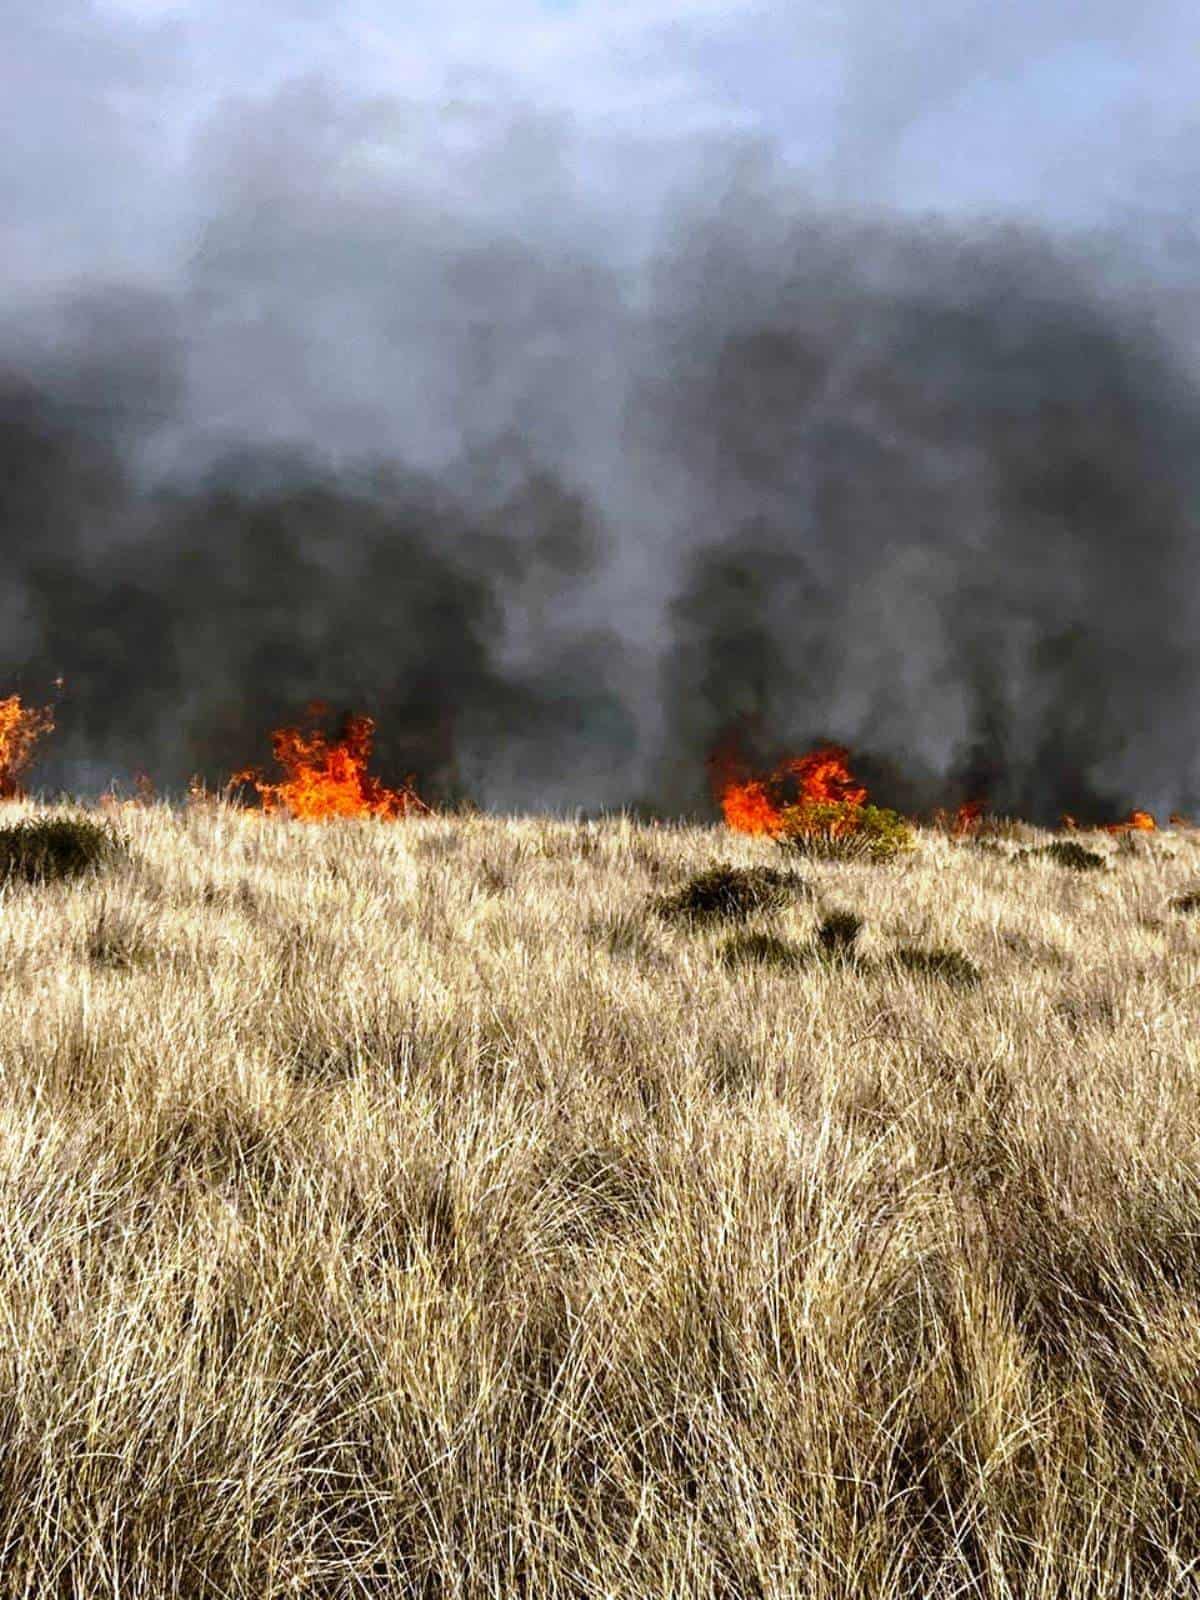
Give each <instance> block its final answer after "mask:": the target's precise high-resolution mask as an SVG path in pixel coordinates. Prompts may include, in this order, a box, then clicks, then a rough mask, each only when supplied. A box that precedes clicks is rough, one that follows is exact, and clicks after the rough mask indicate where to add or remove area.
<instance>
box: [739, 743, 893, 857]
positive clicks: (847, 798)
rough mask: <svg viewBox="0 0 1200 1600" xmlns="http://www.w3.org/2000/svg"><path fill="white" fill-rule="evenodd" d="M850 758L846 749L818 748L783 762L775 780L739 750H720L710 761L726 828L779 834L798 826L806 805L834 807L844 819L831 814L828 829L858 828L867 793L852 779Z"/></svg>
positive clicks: (824, 819)
mask: <svg viewBox="0 0 1200 1600" xmlns="http://www.w3.org/2000/svg"><path fill="white" fill-rule="evenodd" d="M848 755H849V752H848V751H847V750H845V749H843V747H842V746H841V745H835V744H824V745H818V747H817V748H816V749H815V750H810V751H809V752H808V754H807V755H803V756H792V757H790V758H789V759H788V760H786V761H782V762H780V764H779V765H778V766H777V767H776V768H775V770H774V772H772V773H771V775H770V776H769V777H766V778H755V777H753V776H751V775H750V773H749V772H748V771H747V768H746V765H745V763H744V761H743V760H742V758H741V757H740V755H738V753H737V751H736V750H735V749H734V748H732V747H730V746H728V745H726V746H722V747H720V748H718V750H717V751H715V752H714V754H713V755H712V756H711V757H710V759H709V773H710V777H711V780H712V785H713V792H714V794H715V796H716V799H717V803H718V804H719V805H720V807H721V812H722V815H723V816H724V818H725V822H726V825H727V826H728V827H730V828H732V829H734V831H735V832H737V833H763V834H769V835H771V836H775V835H778V834H781V833H784V832H786V831H789V830H790V829H793V828H794V827H795V821H796V811H797V808H798V809H799V810H800V811H801V813H802V812H803V808H804V807H806V806H812V807H817V806H820V807H826V808H827V807H830V806H832V807H836V808H837V810H838V811H839V812H840V813H841V815H840V816H838V815H834V816H833V817H832V818H831V817H830V816H829V814H828V812H827V811H826V812H825V813H824V814H823V816H822V827H823V828H824V829H825V830H826V831H833V832H848V831H850V830H852V829H853V828H854V827H855V826H857V823H858V812H859V809H860V808H861V806H862V804H863V802H864V801H865V800H866V798H867V791H866V789H865V788H864V787H863V786H862V785H861V784H858V783H855V781H854V779H853V778H852V777H851V776H850V769H849V766H848V765H847V760H848ZM789 812H790V815H787V814H785V813H789Z"/></svg>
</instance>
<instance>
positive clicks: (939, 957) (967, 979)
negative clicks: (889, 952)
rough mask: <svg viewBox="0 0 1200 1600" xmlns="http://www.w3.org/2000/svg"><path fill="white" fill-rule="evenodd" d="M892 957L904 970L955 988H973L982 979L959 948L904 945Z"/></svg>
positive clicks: (972, 963) (974, 966)
mask: <svg viewBox="0 0 1200 1600" xmlns="http://www.w3.org/2000/svg"><path fill="white" fill-rule="evenodd" d="M892 959H893V960H894V961H895V963H896V965H897V966H899V967H902V968H903V969H904V971H905V972H912V973H915V974H916V975H917V976H918V977H922V978H938V979H940V980H941V981H942V982H944V983H949V984H952V985H953V986H954V987H955V988H956V989H974V988H976V987H977V986H978V985H979V984H980V983H981V982H982V981H983V974H982V973H981V972H980V970H979V968H978V967H977V966H976V965H975V963H974V962H973V961H972V960H971V959H970V958H969V957H968V956H965V955H963V954H962V952H961V951H960V950H946V949H934V950H923V949H918V948H917V947H916V946H914V945H905V946H903V947H902V948H901V949H899V950H897V951H895V952H894V953H893V956H892Z"/></svg>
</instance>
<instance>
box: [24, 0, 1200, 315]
mask: <svg viewBox="0 0 1200 1600" xmlns="http://www.w3.org/2000/svg"><path fill="white" fill-rule="evenodd" d="M5 13H6V21H5V35H6V49H5V51H4V54H3V58H2V61H0V90H2V97H0V103H2V104H3V105H4V106H5V108H6V109H5V111H4V112H3V117H4V123H5V128H4V131H5V157H4V160H3V164H2V167H0V172H2V175H3V189H2V190H0V193H2V194H3V199H4V213H5V216H6V219H7V221H6V228H5V233H6V239H5V244H6V249H5V252H4V266H3V269H2V270H3V271H4V273H5V275H6V276H7V277H8V279H9V281H10V283H12V282H13V280H16V281H17V282H20V283H23V284H28V285H45V284H47V283H48V282H50V281H52V280H54V279H58V278H61V277H64V276H68V275H70V274H71V273H73V272H78V271H83V270H95V269H97V268H98V267H104V268H106V269H117V268H134V269H143V270H148V269H153V268H155V267H160V266H161V265H162V264H164V263H165V262H168V261H172V260H177V259H178V256H179V253H180V252H181V251H186V250H187V249H188V248H189V247H191V246H193V245H194V243H195V235H196V231H197V228H198V227H199V226H200V225H201V223H202V220H203V217H204V214H205V211H206V209H207V207H208V206H210V205H211V204H213V203H214V195H213V192H212V185H213V183H214V182H215V181H218V180H217V179H216V175H215V174H214V171H213V163H214V160H216V159H217V158H216V157H215V155H214V147H216V148H218V149H219V148H220V147H221V146H222V145H223V144H225V145H226V146H227V145H228V142H229V141H231V140H232V141H236V140H237V139H239V138H240V139H242V140H250V139H252V138H253V137H254V132H253V130H254V126H255V125H256V124H263V123H269V122H270V120H271V117H272V107H273V106H275V105H278V103H279V102H280V101H281V100H286V99H287V97H288V96H290V95H295V94H296V93H297V92H299V85H301V84H303V83H308V84H310V85H316V84H324V85H326V87H327V90H328V92H329V93H330V94H331V95H332V96H333V97H334V98H335V99H336V100H337V102H338V103H339V105H341V106H342V107H343V108H344V111H345V113H346V116H347V119H348V122H349V124H350V125H349V126H345V127H343V129H342V130H341V133H340V135H339V158H340V159H342V160H345V161H348V162H354V163H361V164H363V165H365V166H373V167H374V168H375V169H376V170H377V171H379V172H380V173H385V172H392V173H395V174H409V173H411V172H412V171H413V169H414V168H419V169H420V170H421V171H422V172H423V173H424V175H425V178H426V181H427V182H428V183H429V184H430V185H433V186H436V185H438V184H445V185H446V187H447V189H448V190H449V191H450V195H449V196H448V200H449V202H450V203H453V200H454V199H457V200H458V201H459V203H461V204H463V205H465V206H468V207H469V206H472V205H474V206H476V207H478V208H480V209H483V210H486V209H492V210H497V209H500V210H502V209H505V208H511V210H512V211H513V212H515V213H516V214H518V215H519V214H520V209H521V207H522V205H523V204H524V205H531V204H532V205H534V206H536V205H537V204H538V203H539V200H542V201H552V203H555V204H560V205H564V206H567V207H569V208H570V209H571V210H572V211H577V212H579V213H588V214H590V215H591V216H592V217H593V219H594V225H595V226H596V227H597V228H601V229H603V228H607V227H609V226H613V225H617V226H619V225H620V224H621V223H622V222H623V223H624V225H625V228H626V230H627V235H628V237H627V243H628V245H629V246H630V247H631V248H636V247H637V243H640V242H641V240H642V230H644V228H645V227H646V225H647V224H648V223H649V222H650V221H651V219H652V218H653V217H654V215H655V212H656V208H657V207H660V206H661V205H662V204H663V202H664V200H665V199H666V197H667V196H668V195H670V194H671V193H672V192H673V191H674V189H675V188H676V186H678V185H680V184H683V185H686V184H687V183H688V181H689V176H692V175H694V171H695V164H696V161H697V159H698V152H699V151H700V150H701V149H703V148H705V147H707V146H708V145H710V144H712V143H713V142H717V143H722V142H727V141H731V140H734V141H736V140H752V141H754V140H757V141H762V143H763V144H764V145H765V146H766V147H767V148H768V149H769V150H770V152H771V154H772V155H773V156H774V157H776V158H777V159H778V160H779V161H780V162H781V163H782V164H783V166H784V168H785V170H786V171H787V173H788V174H789V175H790V176H792V177H794V178H795V179H796V180H797V181H798V182H800V183H801V184H802V185H804V186H805V188H806V189H807V190H808V191H809V192H810V193H811V194H812V195H813V196H814V198H816V199H818V200H819V201H821V202H833V203H839V204H843V203H844V204H847V205H851V206H876V205H886V206H898V207H904V208H915V209H935V210H953V211H968V212H984V213H988V214H993V213H998V212H1000V213H1003V212H1010V213H1016V214H1020V215H1022V216H1026V217H1029V216H1040V217H1046V218H1050V219H1067V220H1070V221H1072V222H1082V223H1089V222H1092V223H1094V222H1101V221H1109V220H1111V219H1112V218H1113V217H1114V216H1123V215H1127V214H1129V213H1130V212H1136V211H1138V210H1141V209H1143V208H1145V207H1146V206H1150V207H1154V206H1156V205H1157V206H1161V207H1163V208H1169V206H1170V203H1171V199H1172V196H1173V195H1176V194H1177V193H1178V191H1179V189H1180V187H1181V186H1182V185H1183V184H1185V183H1186V182H1188V181H1189V180H1190V177H1191V176H1192V175H1193V174H1194V172H1195V169H1196V162H1197V150H1198V139H1200V134H1198V118H1197V111H1196V105H1197V102H1196V94H1195V89H1196V84H1197V66H1198V62H1197V51H1198V50H1200V30H1197V28H1196V25H1195V18H1194V8H1193V7H1191V6H1190V5H1188V4H1186V3H1183V0H1176V3H1171V0H1157V3H1150V4H1146V5H1139V6H1130V5H1129V4H1128V3H1126V0H1049V3H1047V0H1015V3H1010V4H1006V5H1004V6H996V5H993V4H985V3H978V0H976V3H972V0H967V3H964V0H933V3H930V4H922V5H921V6H919V7H916V6H911V7H897V6H895V5H891V4H882V3H879V0H869V3H868V0H848V3H845V4H840V5H839V4H834V3H832V0H822V3H819V4H813V3H805V0H783V3H771V0H754V3H745V4H736V3H730V0H719V3H718V0H603V3H601V0H557V3H553V0H506V3H505V4H503V5H501V4H498V3H497V4H481V3H479V0H449V3H439V4H437V5H430V4H424V3H420V0H417V3H408V4H406V5H404V6H403V7H397V6H395V5H393V4H391V3H386V4H385V3H383V0H373V3H371V0H346V3H339V4H337V5H333V4H331V3H329V0H321V3H317V0H308V3H303V0H291V3H287V4H279V3H274V4H271V3H262V4H253V5H248V6H244V7H237V8H236V9H235V8H233V7H230V6H228V5H225V4H215V3H212V0H209V3H197V0H193V3H191V4H171V3H167V0H56V3H55V4H54V5H49V6H48V5H46V4H45V3H44V0H9V4H8V5H7V6H6V8H5ZM514 142H515V144H516V146H517V148H514ZM693 181H694V178H693ZM556 186H557V187H556ZM635 236H636V241H637V243H635Z"/></svg>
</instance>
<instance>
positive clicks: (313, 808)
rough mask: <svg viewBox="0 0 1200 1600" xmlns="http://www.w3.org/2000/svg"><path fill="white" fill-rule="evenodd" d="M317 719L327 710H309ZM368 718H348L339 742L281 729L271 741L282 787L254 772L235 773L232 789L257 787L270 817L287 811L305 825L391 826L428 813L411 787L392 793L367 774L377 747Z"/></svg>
mask: <svg viewBox="0 0 1200 1600" xmlns="http://www.w3.org/2000/svg"><path fill="white" fill-rule="evenodd" d="M308 711H309V715H310V717H312V718H314V719H316V718H319V717H322V716H324V715H326V714H327V707H326V706H325V705H324V704H322V702H320V701H314V702H313V703H312V704H311V705H310V706H309V708H308ZM374 734H375V723H374V721H373V720H372V718H370V717H366V716H355V715H353V714H351V715H348V716H346V717H345V718H344V720H343V722H342V728H341V732H340V734H339V735H338V737H337V738H336V739H332V740H331V739H328V738H326V736H325V734H323V733H322V732H321V731H320V730H319V729H313V730H312V731H311V732H307V733H306V732H304V731H303V730H302V729H300V728H278V729H277V730H276V731H275V732H274V733H273V734H272V735H271V747H272V749H273V750H274V752H275V759H276V761H277V762H278V763H279V765H280V766H281V767H282V768H283V769H284V772H285V773H286V774H287V776H286V778H284V780H283V781H282V782H280V783H267V782H264V781H263V779H262V778H261V777H260V776H259V775H258V773H257V772H256V771H255V770H254V769H253V768H248V769H246V770H245V771H243V772H238V773H235V774H234V776H233V777H232V778H231V779H230V785H231V786H233V785H236V784H240V783H250V784H253V786H254V788H255V789H256V790H257V792H258V796H259V799H260V800H261V802H262V808H263V810H264V811H266V812H278V811H286V812H288V813H290V814H291V815H292V816H293V817H296V818H298V819H300V820H301V821H304V822H328V821H330V820H331V819H333V818H335V817H379V818H382V819H384V820H387V821H391V820H394V819H395V818H398V817H407V816H410V815H412V814H413V813H416V812H428V810H429V807H428V806H427V805H426V804H425V803H424V801H422V800H420V799H419V798H418V796H417V794H416V792H415V791H414V790H413V788H412V786H411V782H410V783H408V784H406V785H405V787H404V788H403V789H389V788H387V787H386V786H385V785H384V784H382V783H381V782H380V781H379V779H378V778H375V777H372V776H371V774H370V773H369V772H368V771H367V761H368V758H369V757H370V754H371V745H372V743H373V741H374Z"/></svg>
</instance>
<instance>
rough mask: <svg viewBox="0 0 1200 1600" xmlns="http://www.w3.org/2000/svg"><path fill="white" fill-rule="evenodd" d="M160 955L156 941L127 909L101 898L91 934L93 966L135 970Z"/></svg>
mask: <svg viewBox="0 0 1200 1600" xmlns="http://www.w3.org/2000/svg"><path fill="white" fill-rule="evenodd" d="M156 954H157V951H156V948H155V945H154V943H153V941H152V940H151V939H149V938H148V937H147V935H146V933H145V931H144V930H143V929H142V928H141V927H140V926H139V925H138V923H137V921H136V920H135V919H134V917H133V916H131V915H130V913H129V912H128V911H127V910H122V909H115V910H114V909H113V908H112V907H110V906H109V904H108V902H107V901H105V900H102V901H101V903H100V907H99V910H98V911H97V912H96V915H95V917H94V919H93V921H92V924H91V927H90V929H89V930H88V936H87V956H88V960H89V961H90V962H91V963H92V965H93V966H97V967H107V968H108V969H109V970H110V971H113V972H132V971H134V970H135V968H138V967H147V966H151V965H152V964H153V963H154V960H155V958H156Z"/></svg>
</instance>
